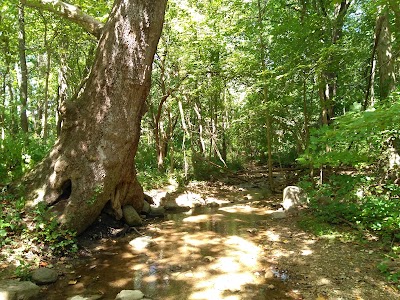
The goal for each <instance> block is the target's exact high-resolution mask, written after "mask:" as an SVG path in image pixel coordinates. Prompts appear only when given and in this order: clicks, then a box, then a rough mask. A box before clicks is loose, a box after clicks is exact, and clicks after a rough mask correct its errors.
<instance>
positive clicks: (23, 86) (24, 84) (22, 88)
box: [18, 4, 28, 133]
mask: <svg viewBox="0 0 400 300" xmlns="http://www.w3.org/2000/svg"><path fill="white" fill-rule="evenodd" d="M18 25H19V28H18V30H19V32H18V49H19V62H20V68H21V78H20V85H19V97H20V103H21V113H20V122H21V129H22V131H23V132H25V133H27V132H28V116H27V113H26V110H27V103H28V67H27V65H26V53H25V48H26V46H25V13H24V6H23V5H21V4H20V5H19V6H18Z"/></svg>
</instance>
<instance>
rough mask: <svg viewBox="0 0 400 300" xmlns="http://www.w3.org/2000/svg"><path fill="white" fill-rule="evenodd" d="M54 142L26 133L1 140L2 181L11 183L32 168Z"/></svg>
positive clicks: (0, 167) (0, 169)
mask: <svg viewBox="0 0 400 300" xmlns="http://www.w3.org/2000/svg"><path fill="white" fill-rule="evenodd" d="M52 142H53V140H48V141H47V142H43V141H42V140H41V139H40V138H38V137H36V136H33V137H30V136H28V135H26V134H18V135H15V136H6V138H5V139H4V140H0V182H3V183H10V182H11V181H13V180H15V179H18V178H20V177H21V176H22V175H23V174H25V173H26V172H27V171H29V170H31V169H32V167H33V166H35V165H36V164H37V163H38V162H40V161H41V160H42V159H43V157H44V156H45V155H46V154H47V153H48V151H49V149H50V147H51V145H52Z"/></svg>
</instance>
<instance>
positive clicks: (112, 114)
mask: <svg viewBox="0 0 400 300" xmlns="http://www.w3.org/2000/svg"><path fill="white" fill-rule="evenodd" d="M165 6H166V0H117V1H116V2H115V3H114V7H113V9H112V12H111V14H110V19H109V21H108V22H107V24H106V25H105V27H104V30H103V34H102V36H101V38H100V41H99V45H98V49H97V52H96V56H95V60H94V64H93V67H92V69H91V73H90V75H89V78H88V80H87V82H86V85H85V88H84V90H83V92H82V93H81V94H80V95H79V96H78V97H77V98H76V99H75V100H73V101H69V102H67V103H66V104H65V105H64V106H63V107H61V112H62V115H63V127H62V131H61V135H60V137H59V139H58V141H57V142H56V144H55V146H54V148H53V150H52V151H51V153H50V154H49V156H48V157H47V158H46V159H45V160H44V161H43V162H42V163H41V164H40V165H39V166H38V167H37V168H36V169H35V170H34V172H32V173H31V174H29V175H28V178H27V185H28V187H30V190H31V191H32V194H31V199H34V200H33V202H32V204H33V205H34V204H36V203H38V202H43V201H44V202H45V203H47V204H48V205H49V206H52V210H53V211H54V212H56V213H57V214H58V217H59V221H60V222H61V224H62V225H63V227H65V228H68V229H72V230H75V231H77V233H81V232H82V231H84V230H85V229H86V228H87V227H88V226H89V225H90V224H91V223H92V222H93V221H94V220H95V219H96V218H97V216H98V215H99V214H100V212H101V210H102V209H103V208H104V206H105V205H106V204H107V203H108V202H110V205H111V207H112V209H113V211H114V214H115V216H116V218H121V217H122V206H124V205H127V204H130V205H132V206H133V207H135V208H136V209H137V210H140V209H141V207H142V205H143V190H142V188H141V186H140V184H139V182H138V181H137V178H136V171H135V167H134V157H135V154H136V151H137V147H138V142H139V136H140V122H141V118H142V115H143V113H144V111H145V105H144V103H145V100H146V97H147V95H148V93H149V88H150V76H151V67H152V62H153V57H154V54H155V51H156V47H157V43H158V40H159V37H160V34H161V29H162V25H163V20H164V12H165Z"/></svg>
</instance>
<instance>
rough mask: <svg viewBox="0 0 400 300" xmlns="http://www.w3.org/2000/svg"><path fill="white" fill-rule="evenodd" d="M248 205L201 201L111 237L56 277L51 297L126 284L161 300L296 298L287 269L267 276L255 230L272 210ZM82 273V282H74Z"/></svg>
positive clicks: (110, 294)
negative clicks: (140, 231) (203, 204)
mask: <svg viewBox="0 0 400 300" xmlns="http://www.w3.org/2000/svg"><path fill="white" fill-rule="evenodd" d="M246 210H247V211H240V210H239V209H237V208H236V209H226V208H222V209H216V208H196V209H194V210H193V211H191V212H190V213H179V214H170V215H168V216H166V218H165V219H164V220H162V221H160V222H159V223H157V224H152V225H149V226H148V228H147V229H146V235H145V236H137V235H136V236H127V237H125V238H121V239H119V240H115V241H109V242H107V244H105V245H103V248H102V249H101V251H98V252H97V253H95V255H94V257H93V258H92V259H91V260H89V261H84V262H82V263H81V264H80V265H78V266H77V267H76V269H75V271H74V273H72V274H67V275H66V278H65V280H60V281H59V282H58V283H56V287H55V288H56V291H57V293H55V292H53V291H54V290H53V289H50V290H49V291H48V299H66V298H67V297H70V296H73V295H77V294H81V295H82V293H84V294H86V295H88V294H90V295H93V294H101V295H102V299H114V298H115V295H116V294H117V293H118V292H120V291H121V290H122V289H139V290H141V291H142V292H143V293H144V294H145V295H146V297H148V298H151V299H155V300H156V299H163V300H168V299H179V300H183V299H190V300H196V299H237V300H239V299H254V300H257V299H295V298H293V297H291V296H288V294H287V287H286V285H285V283H284V282H283V280H279V279H283V277H282V276H284V275H282V274H281V273H277V274H279V275H280V276H277V277H279V279H277V278H267V276H264V274H265V273H267V271H268V270H269V269H270V267H271V266H270V265H268V264H267V263H266V262H265V260H263V257H264V256H265V253H264V248H263V244H262V243H261V241H260V240H258V238H257V237H256V236H255V235H254V234H253V233H254V230H256V229H254V228H255V227H257V223H259V222H262V221H265V220H266V219H267V218H268V216H267V215H266V214H265V213H261V211H258V212H256V213H253V212H252V211H251V209H250V207H248V208H246ZM271 238H273V239H274V238H276V237H273V236H271ZM264 242H265V241H264ZM110 253H114V254H115V255H109V254H110ZM107 254H108V255H107ZM94 265H95V266H96V267H93V268H92V267H91V266H94ZM77 275H78V276H80V277H79V280H78V281H79V287H78V285H75V286H68V285H67V284H66V282H68V280H69V278H70V277H71V276H75V277H76V276H77ZM281 275H282V276H281ZM285 276H286V275H285ZM96 277H98V280H93V278H96ZM271 286H272V287H273V288H271ZM52 293H53V294H52ZM57 297H58V298H57Z"/></svg>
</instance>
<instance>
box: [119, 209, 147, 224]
mask: <svg viewBox="0 0 400 300" xmlns="http://www.w3.org/2000/svg"><path fill="white" fill-rule="evenodd" d="M122 214H123V216H124V219H125V223H126V224H128V225H129V226H141V225H143V221H142V218H141V217H140V216H139V214H138V213H137V211H136V210H135V209H134V208H133V206H132V205H125V206H124V207H123V208H122Z"/></svg>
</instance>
